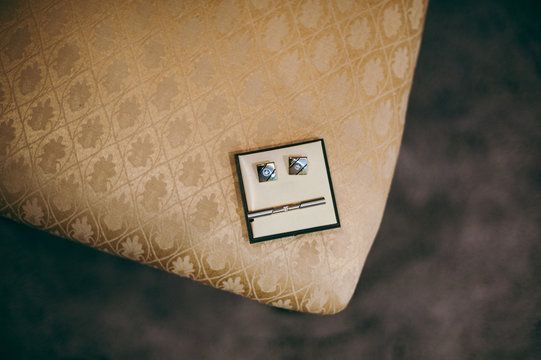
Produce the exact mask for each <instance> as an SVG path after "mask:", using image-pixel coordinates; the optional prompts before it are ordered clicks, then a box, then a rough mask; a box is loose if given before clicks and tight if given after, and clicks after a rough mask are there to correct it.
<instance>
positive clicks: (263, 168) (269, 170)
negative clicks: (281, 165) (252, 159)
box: [256, 162, 276, 182]
mask: <svg viewBox="0 0 541 360" xmlns="http://www.w3.org/2000/svg"><path fill="white" fill-rule="evenodd" d="M256 167H257V175H258V177H259V182H267V181H274V180H276V167H275V166H274V163H273V162H267V163H262V164H257V165H256Z"/></svg>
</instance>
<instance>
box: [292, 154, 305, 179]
mask: <svg viewBox="0 0 541 360" xmlns="http://www.w3.org/2000/svg"><path fill="white" fill-rule="evenodd" d="M307 172H308V158H307V157H306V156H296V157H290V158H289V175H306V173H307Z"/></svg>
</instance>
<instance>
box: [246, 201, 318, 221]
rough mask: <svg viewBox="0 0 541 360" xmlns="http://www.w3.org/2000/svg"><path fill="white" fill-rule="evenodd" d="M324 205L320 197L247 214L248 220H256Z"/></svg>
mask: <svg viewBox="0 0 541 360" xmlns="http://www.w3.org/2000/svg"><path fill="white" fill-rule="evenodd" d="M325 203H326V201H325V198H324V197H320V198H317V199H314V200H307V201H302V202H300V203H296V204H288V205H284V206H279V207H275V208H269V209H264V210H258V211H253V212H249V213H248V219H254V218H257V217H261V216H267V215H272V214H278V213H283V212H287V211H291V210H297V209H304V208H307V207H311V206H317V205H324V204H325Z"/></svg>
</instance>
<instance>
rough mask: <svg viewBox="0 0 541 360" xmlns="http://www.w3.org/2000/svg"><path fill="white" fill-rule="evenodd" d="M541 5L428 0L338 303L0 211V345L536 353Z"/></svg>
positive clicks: (298, 355) (269, 353) (65, 350)
mask: <svg viewBox="0 0 541 360" xmlns="http://www.w3.org/2000/svg"><path fill="white" fill-rule="evenodd" d="M540 14H541V6H540V5H539V3H538V2H535V1H530V2H525V1H502V0H500V1H489V0H479V1H462V0H460V1H444V0H432V1H431V3H430V5H429V8H428V14H427V20H426V24H425V32H424V37H423V42H422V46H421V52H420V56H419V61H418V64H417V70H416V75H415V78H414V85H413V89H412V93H411V98H410V105H409V110H408V114H407V120H406V129H405V133H404V138H403V145H402V148H401V152H400V157H399V160H398V165H397V169H396V174H395V178H394V181H393V184H392V188H391V192H390V195H389V200H388V205H387V209H386V212H385V215H384V218H383V222H382V224H381V228H380V231H379V234H378V235H377V238H376V241H375V243H374V246H373V248H372V251H371V253H370V255H369V256H368V260H367V263H366V267H365V269H364V271H363V275H362V276H361V279H360V281H359V284H358V286H357V290H356V292H355V295H354V297H353V299H352V300H351V303H350V305H349V307H348V308H346V310H344V311H343V312H342V313H340V314H338V315H334V316H316V315H308V314H300V313H293V312H287V311H282V310H278V309H273V308H270V307H266V306H263V305H260V304H258V303H256V302H253V301H250V300H246V299H244V298H241V297H239V296H236V295H232V294H229V293H225V292H222V291H217V290H215V289H212V288H208V287H206V286H203V285H200V284H198V283H195V282H193V281H191V280H188V279H183V278H179V277H177V276H174V275H171V274H167V273H165V272H161V271H158V270H154V269H152V268H148V267H145V266H141V265H139V264H136V263H133V262H131V261H128V260H124V259H120V258H117V257H113V256H110V255H107V254H104V253H100V252H98V251H96V250H93V249H90V248H87V247H85V246H83V245H79V244H77V243H74V242H71V241H67V240H63V239H60V238H56V237H54V236H51V235H47V234H45V233H42V232H39V231H37V230H34V229H30V228H27V227H25V226H22V225H19V224H16V223H13V222H11V221H9V220H7V219H0V239H1V240H0V253H1V254H2V261H1V262H0V342H1V344H2V346H1V347H0V355H1V354H2V353H4V355H9V357H7V356H2V358H4V359H7V358H64V359H109V358H113V359H123V358H129V359H167V358H184V359H218V358H219V359H359V358H362V359H540V358H541V286H540V285H541V251H540V250H541V86H540V84H541V82H540V77H541V40H540V39H541V21H540V20H539V15H540Z"/></svg>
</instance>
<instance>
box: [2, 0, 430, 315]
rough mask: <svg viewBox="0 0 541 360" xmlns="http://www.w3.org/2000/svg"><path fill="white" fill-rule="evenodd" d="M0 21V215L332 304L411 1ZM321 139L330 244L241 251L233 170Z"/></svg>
mask: <svg viewBox="0 0 541 360" xmlns="http://www.w3.org/2000/svg"><path fill="white" fill-rule="evenodd" d="M2 6H4V7H5V8H2V9H0V61H1V66H2V69H1V70H2V71H1V74H0V115H1V118H0V169H1V170H0V214H2V215H3V216H6V217H9V218H12V219H15V220H18V221H21V222H24V223H26V224H28V225H31V226H34V227H37V228H40V229H43V230H45V231H48V232H51V233H54V234H57V235H59V236H62V237H66V238H70V239H73V240H76V241H79V242H81V243H84V244H87V245H89V246H92V247H95V248H97V249H100V250H103V251H106V252H109V253H113V254H117V255H121V256H125V257H128V258H131V259H133V260H136V261H139V262H142V263H144V264H148V265H150V266H154V267H157V268H160V269H163V270H166V271H170V272H173V273H176V274H179V275H182V276H187V277H190V278H192V279H195V280H197V281H200V282H203V283H205V284H208V285H211V286H214V287H217V288H221V289H224V290H228V291H232V292H235V293H237V294H240V295H243V296H246V297H249V298H252V299H254V300H257V301H260V302H263V303H267V304H271V305H274V306H279V307H283V308H288V309H294V310H299V311H307V312H317V313H334V312H337V311H340V310H341V309H343V308H344V307H345V306H346V305H347V302H348V301H349V299H350V297H351V295H352V293H353V291H354V289H355V286H356V283H357V281H358V279H359V275H360V272H361V269H362V266H363V264H364V261H365V259H366V256H367V254H368V251H369V249H370V245H371V244H372V242H373V239H374V236H375V234H376V231H377V228H378V226H379V223H380V220H381V217H382V214H383V209H384V206H385V201H386V198H387V193H388V190H389V186H390V182H391V178H392V174H393V170H394V166H395V162H396V158H397V155H398V150H399V147H400V140H401V135H402V130H403V126H404V117H405V112H406V107H407V101H408V95H409V91H410V87H411V81H412V76H413V70H414V66H415V61H416V58H417V53H418V49H419V44H420V37H421V32H422V26H423V20H424V14H425V9H426V2H425V1H423V0H403V1H402V0H391V1H353V0H350V1H347V0H343V1H339V0H336V1H318V0H308V1H290V2H286V1H255V0H253V1H249V0H245V1H243V0H229V1H221V2H219V1H202V2H196V1H182V2H181V1H172V0H171V1H148V0H141V1H119V0H115V1H101V0H80V1H38V0H36V1H33V0H30V1H20V2H18V3H16V4H15V5H14V4H11V3H7V4H6V3H5V2H3V3H2ZM320 137H321V138H324V139H325V143H326V147H327V155H328V160H329V166H330V170H331V175H332V179H333V184H334V190H335V195H336V201H337V204H338V211H339V214H340V219H341V223H342V227H341V228H339V229H333V230H327V231H324V232H319V233H312V234H307V235H302V236H297V237H294V238H293V237H290V238H283V239H279V240H273V241H269V242H264V243H258V244H253V245H251V244H249V242H248V236H247V233H246V230H245V223H244V219H243V214H242V204H241V200H240V193H239V188H238V180H237V177H236V174H235V169H234V163H233V156H232V154H234V153H236V152H240V151H246V150H253V149H257V148H261V147H267V146H274V145H281V144H287V143H292V142H297V141H301V140H306V139H313V138H320ZM29 251H31V249H29ZM21 256H24V254H21ZM141 286H144V284H141Z"/></svg>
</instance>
